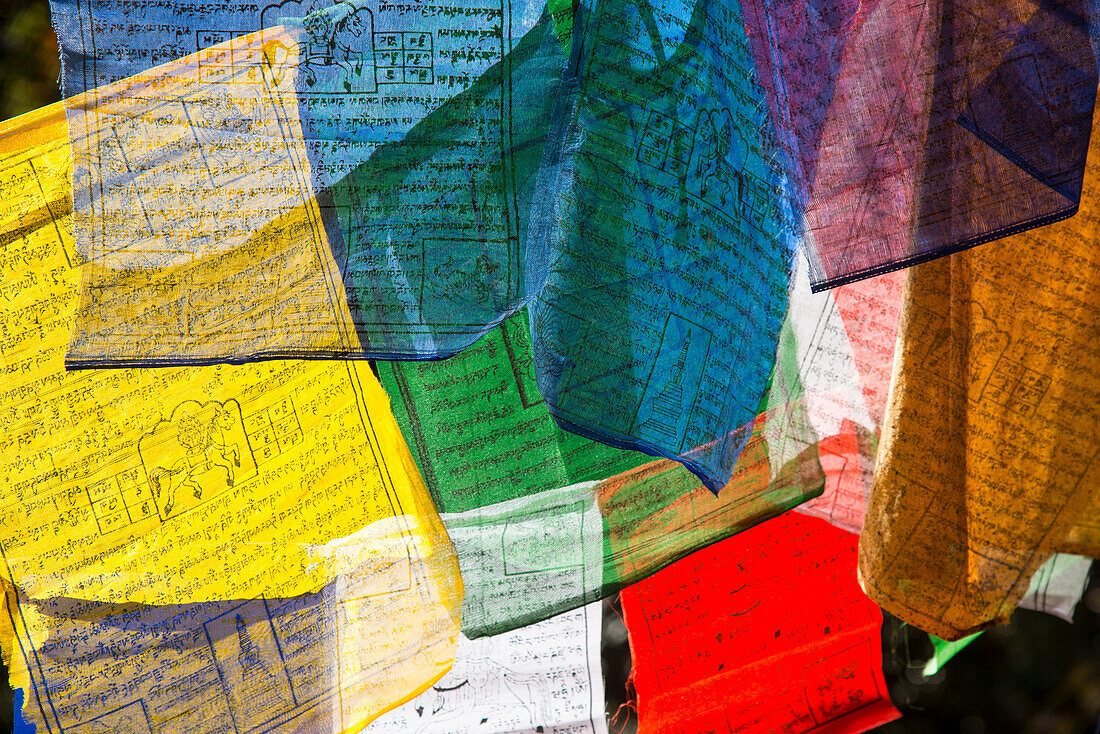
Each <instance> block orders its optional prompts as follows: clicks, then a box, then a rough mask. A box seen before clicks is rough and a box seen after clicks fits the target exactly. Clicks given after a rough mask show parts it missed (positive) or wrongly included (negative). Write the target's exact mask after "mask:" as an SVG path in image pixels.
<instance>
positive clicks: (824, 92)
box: [744, 0, 1100, 288]
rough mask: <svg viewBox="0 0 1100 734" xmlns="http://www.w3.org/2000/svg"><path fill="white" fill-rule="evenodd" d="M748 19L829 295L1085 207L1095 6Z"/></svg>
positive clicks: (940, 7)
mask: <svg viewBox="0 0 1100 734" xmlns="http://www.w3.org/2000/svg"><path fill="white" fill-rule="evenodd" d="M744 7H745V21H746V27H747V28H748V33H749V38H750V39H751V45H752V51H753V57H754V59H755V61H756V66H757V69H758V72H759V79H760V84H761V86H762V87H763V88H764V90H766V97H767V99H768V105H769V110H770V111H771V115H772V119H773V121H774V124H775V128H776V133H777V138H778V140H779V142H780V145H781V146H782V148H783V150H784V152H785V154H786V157H785V162H786V164H787V172H788V176H789V181H790V190H791V191H792V193H793V194H794V196H795V198H796V199H797V205H796V207H797V208H798V210H799V211H800V212H801V214H802V216H803V217H804V222H803V234H804V236H805V238H806V253H807V255H808V256H809V258H810V262H811V279H812V281H813V284H814V287H815V288H827V287H832V286H834V285H837V284H840V283H844V282H848V281H851V280H854V279H857V278H862V277H867V276H868V275H873V274H875V273H880V272H883V271H885V270H889V269H892V268H898V267H903V266H907V265H911V264H913V263H917V262H921V261H924V260H928V259H931V258H934V257H938V256H941V255H944V254H946V253H950V252H952V251H954V250H958V249H961V248H966V247H970V246H973V245H978V244H982V243H986V242H990V241H992V240H996V239H998V238H1001V237H1005V236H1006V235H1009V234H1012V233H1013V232H1020V231H1023V230H1026V229H1030V228H1033V227H1038V226H1041V225H1044V224H1049V223H1051V222H1054V221H1057V220H1059V219H1065V218H1066V217H1069V216H1071V215H1072V214H1073V213H1074V212H1076V211H1077V207H1078V204H1079V203H1080V202H1081V181H1082V176H1083V174H1084V167H1085V154H1086V152H1087V150H1088V144H1089V134H1090V131H1091V129H1092V124H1091V123H1092V109H1093V104H1094V100H1095V97H1096V87H1097V67H1096V54H1095V47H1096V43H1097V33H1098V31H1100V24H1098V17H1097V13H1098V7H1097V5H1096V3H1095V2H1092V0H1068V1H1058V2H1047V1H1045V0H1042V1H1040V0H997V1H996V2H989V1H988V0H933V1H932V2H920V3H910V4H903V5H898V4H897V3H891V2H882V1H881V0H874V1H872V2H857V1H855V0H819V1H817V2H804V1H803V0H746V1H745V3H744ZM993 247H994V248H995V247H996V245H994V246H993Z"/></svg>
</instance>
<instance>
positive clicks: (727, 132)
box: [697, 110, 745, 206]
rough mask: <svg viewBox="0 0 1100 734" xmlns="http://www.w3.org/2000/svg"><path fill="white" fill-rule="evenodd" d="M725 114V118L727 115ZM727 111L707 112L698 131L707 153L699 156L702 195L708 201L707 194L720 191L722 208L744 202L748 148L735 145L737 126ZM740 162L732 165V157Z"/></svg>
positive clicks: (700, 192)
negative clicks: (743, 170)
mask: <svg viewBox="0 0 1100 734" xmlns="http://www.w3.org/2000/svg"><path fill="white" fill-rule="evenodd" d="M723 113H724V114H723ZM729 118H730V114H729V112H728V111H727V110H722V111H718V110H714V111H713V112H704V113H702V114H701V115H700V116H699V126H698V128H697V130H698V135H699V141H700V142H701V143H702V144H703V153H701V154H700V155H699V163H698V165H699V182H700V189H699V195H700V197H701V198H703V199H706V198H707V191H708V190H709V189H710V188H711V187H712V186H716V187H717V188H718V200H719V203H720V206H725V205H726V203H727V201H728V200H729V199H733V200H734V201H735V202H736V201H740V199H741V186H742V181H741V172H740V170H738V169H739V168H740V167H741V166H743V165H744V158H745V145H744V143H743V142H742V141H741V140H740V139H738V140H737V141H736V142H737V143H738V145H734V142H735V141H734V139H733V135H734V133H733V125H732V120H731V119H729ZM731 153H732V154H733V155H734V156H735V157H736V158H738V159H739V160H736V161H731V160H730V154H731Z"/></svg>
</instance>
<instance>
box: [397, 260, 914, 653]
mask: <svg viewBox="0 0 1100 734" xmlns="http://www.w3.org/2000/svg"><path fill="white" fill-rule="evenodd" d="M903 283H904V278H903V274H901V273H894V274H889V275H887V276H883V277H880V278H874V279H869V280H865V281H861V282H859V283H853V284H850V285H847V286H844V287H841V288H838V289H835V290H833V291H829V292H827V293H817V294H811V293H810V284H809V279H808V277H807V274H806V271H805V269H804V268H801V269H800V270H799V272H798V273H797V275H796V279H795V287H794V288H793V290H792V294H791V299H790V301H789V307H788V314H787V316H786V320H785V323H784V327H783V330H782V332H781V338H780V343H779V349H778V361H777V365H776V368H775V370H774V371H773V374H772V376H771V379H770V383H769V392H768V395H767V397H766V399H765V400H764V401H762V403H761V405H760V407H759V412H758V415H757V418H756V419H755V421H754V422H753V423H752V424H751V425H749V426H746V427H745V428H744V430H745V432H746V434H747V435H748V438H747V440H746V441H745V444H746V448H745V449H744V451H743V452H742V454H741V456H740V458H739V460H738V463H737V465H736V466H735V470H734V475H733V478H732V479H731V480H730V482H728V483H727V484H726V486H725V487H724V488H723V489H722V490H721V491H720V492H719V494H718V496H717V497H715V496H713V495H712V494H711V493H710V492H709V491H707V490H706V489H705V488H704V487H703V486H702V485H701V484H700V483H699V481H698V479H696V478H695V477H694V476H693V475H692V474H691V473H690V472H688V471H686V470H685V469H684V468H683V467H681V466H679V465H677V464H675V463H674V462H671V461H667V460H662V461H657V462H649V463H643V462H644V461H645V459H644V457H642V456H641V455H639V454H637V453H632V452H623V451H618V450H616V449H614V448H611V447H608V446H605V445H602V444H600V443H597V442H593V441H589V440H587V439H584V438H582V437H579V436H576V435H574V434H571V433H568V432H564V431H562V430H560V429H558V428H557V427H556V426H555V424H554V423H553V421H552V419H551V416H550V414H549V410H548V409H547V407H546V405H545V403H544V401H543V400H542V396H541V395H540V394H539V392H538V390H537V385H536V382H535V377H534V374H533V369H532V367H531V362H530V361H529V359H528V358H527V354H528V352H529V350H530V341H529V336H528V331H527V329H526V328H524V327H525V321H524V320H523V316H522V314H521V315H518V316H516V317H513V318H511V319H509V320H507V321H505V322H504V323H503V324H502V325H501V326H500V327H499V328H498V329H497V330H495V331H494V332H492V333H490V334H489V335H487V336H486V337H485V339H483V340H481V341H479V342H478V343H477V344H475V345H474V346H473V347H471V348H470V349H468V350H466V351H465V352H463V353H462V354H460V355H458V356H456V357H454V358H452V359H449V360H445V361H441V362H418V363H411V362H379V363H377V365H376V367H377V369H378V373H379V377H380V379H381V382H382V384H383V386H384V387H385V388H386V390H387V392H388V393H389V394H390V396H391V398H392V407H393V411H394V415H395V416H396V417H397V420H398V423H399V424H400V426H401V430H402V432H403V433H404V435H405V437H406V439H407V441H408V443H409V446H410V448H411V450H412V452H413V455H414V457H415V458H416V461H417V464H418V465H419V466H420V469H421V472H422V474H423V476H424V481H425V484H426V485H427V487H428V489H429V491H430V492H431V493H432V496H433V497H434V498H435V500H436V503H437V506H438V507H439V509H440V512H441V513H442V517H443V521H444V524H445V525H446V527H447V530H448V533H449V534H450V536H451V538H452V539H453V541H454V543H455V547H456V550H457V552H458V556H459V563H460V565H461V567H462V572H463V580H464V582H465V585H466V599H465V603H464V612H463V629H464V632H465V633H466V634H467V635H469V636H478V635H484V634H494V633H497V632H500V631H502V630H507V629H511V628H514V627H516V626H519V625H523V624H527V623H530V622H533V621H537V620H539V619H545V618H546V617H548V616H551V615H553V614H555V613H557V612H559V611H562V610H565V609H570V608H574V607H577V606H580V605H581V604H584V603H585V602H587V601H591V600H593V599H597V598H599V597H601V596H603V595H605V594H609V593H612V592H614V591H615V590H617V589H619V588H621V587H622V586H623V585H626V584H630V583H633V582H634V581H637V580H639V579H643V578H645V577H646V576H649V575H650V574H652V573H654V572H656V571H657V570H659V569H660V568H662V567H664V566H666V565H668V564H669V563H671V562H673V561H675V560H676V559H678V558H681V557H683V556H684V555H686V554H689V553H692V552H694V551H695V550H697V549H699V548H703V547H705V546H706V545H708V544H710V543H714V542H717V541H719V540H722V539H723V538H726V537H728V536H730V535H732V534H735V533H737V532H740V531H742V530H745V529H747V528H749V527H752V526H753V525H754V524H756V523H758V522H760V521H762V520H765V519H767V518H769V517H772V516H774V515H776V514H777V513H779V512H782V511H783V510H785V509H787V508H790V507H792V506H795V505H799V503H803V504H800V505H799V506H798V509H799V510H800V511H804V512H808V513H812V514H816V515H819V516H821V517H824V518H826V519H828V520H829V521H830V522H832V523H834V524H836V525H838V526H840V527H843V528H845V529H848V530H852V531H856V532H858V530H859V528H860V527H861V526H862V524H863V514H864V511H865V508H866V503H867V497H868V495H869V493H870V488H871V472H872V469H873V461H874V456H875V450H876V447H877V436H878V430H879V428H878V427H879V425H880V423H881V420H882V415H883V413H884V411H885V407H886V393H887V388H888V386H889V377H890V372H891V365H892V362H893V343H894V340H895V338H896V335H897V326H898V323H899V320H900V315H901V298H902V285H903ZM818 495H820V496H818ZM806 500H809V501H808V502H807V501H806Z"/></svg>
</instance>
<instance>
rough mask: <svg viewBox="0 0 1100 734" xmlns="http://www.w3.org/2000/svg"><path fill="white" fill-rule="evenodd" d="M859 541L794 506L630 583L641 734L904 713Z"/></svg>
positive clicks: (625, 600)
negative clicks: (862, 577)
mask: <svg viewBox="0 0 1100 734" xmlns="http://www.w3.org/2000/svg"><path fill="white" fill-rule="evenodd" d="M856 543H857V539H856V536H855V535H854V534H852V533H849V532H847V531H844V530H840V529H838V528H834V527H830V526H829V525H827V524H826V523H825V522H824V521H822V520H820V519H817V518H809V517H804V516H802V515H799V514H797V513H788V514H786V515H783V516H781V517H777V518H775V519H773V520H769V521H768V522H766V523H764V524H762V525H760V526H758V527H755V528H753V529H752V530H750V531H748V532H746V533H743V534H742V535H740V536H738V537H736V538H730V539H728V540H725V541H723V542H721V543H719V544H716V545H714V546H711V547H710V548H707V549H706V550H703V551H700V552H699V553H696V554H694V555H691V556H689V557H687V558H684V559H682V560H680V561H678V562H677V563H675V564H673V565H672V566H670V567H668V568H667V569H665V570H664V571H662V572H660V573H658V574H656V575H654V576H653V577H651V578H649V579H646V580H645V581H642V582H640V583H638V584H635V585H634V586H631V587H629V588H627V589H625V590H623V592H622V596H621V598H622V604H623V613H624V616H625V618H626V625H627V632H628V633H629V636H630V652H631V660H632V675H631V679H632V680H633V682H634V688H635V691H636V692H637V705H638V732H639V734H650V733H651V732H661V733H662V734H666V733H667V734H681V733H682V734H688V733H689V732H691V733H694V732H703V731H715V732H717V731H730V732H743V733H744V734H756V733H759V734H765V733H770V732H777V731H797V732H832V733H835V734H840V733H842V732H851V733H852V734H857V733H858V732H863V731H868V730H871V729H873V728H875V727H878V726H880V725H882V724H885V723H886V722H888V721H892V720H894V719H897V718H899V717H900V716H901V715H900V714H899V713H898V711H897V709H895V708H894V706H893V704H891V702H890V696H889V694H888V693H887V690H886V682H885V680H884V678H883V674H882V643H881V640H880V636H881V626H882V613H881V612H880V611H879V609H878V607H877V606H875V604H874V603H872V602H871V601H870V600H869V599H868V598H867V597H866V595H864V593H863V592H862V591H861V590H860V588H859V584H858V582H857V581H856Z"/></svg>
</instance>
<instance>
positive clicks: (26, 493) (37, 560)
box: [0, 105, 461, 604]
mask: <svg viewBox="0 0 1100 734" xmlns="http://www.w3.org/2000/svg"><path fill="white" fill-rule="evenodd" d="M64 130H65V119H64V116H63V113H62V109H61V105H54V106H53V107H50V108H46V109H44V110H42V111H40V112H38V113H35V114H33V115H28V116H25V117H23V118H17V119H16V120H13V121H10V122H8V123H5V124H4V126H3V127H2V128H0V153H2V155H3V159H2V164H0V176H2V177H3V178H2V179H0V182H2V186H3V190H4V191H6V192H10V193H11V194H12V195H11V196H7V197H6V198H4V200H3V208H2V210H0V232H2V233H3V237H4V243H5V245H4V258H5V264H6V267H5V268H4V269H3V276H2V279H0V285H2V286H3V287H4V288H5V289H6V290H7V292H8V293H10V294H11V296H10V297H9V298H6V299H4V302H3V306H2V308H0V311H2V314H0V315H2V316H3V323H4V324H5V325H6V330H5V332H4V336H3V343H2V356H0V365H2V366H3V371H4V374H5V375H6V383H7V386H6V388H5V390H4V392H3V393H2V394H0V410H2V411H3V412H4V414H5V415H6V416H8V418H7V420H8V422H9V424H10V425H11V426H12V427H13V430H12V432H11V434H10V438H9V440H6V441H5V442H4V445H3V448H2V450H3V457H4V461H3V472H4V486H5V487H6V489H5V493H4V497H3V505H4V508H5V510H4V512H3V514H2V515H0V537H2V544H3V555H4V560H5V561H6V563H7V566H8V568H9V569H10V572H11V573H12V574H13V580H14V581H15V582H16V584H18V585H19V586H20V588H21V590H22V591H24V592H26V593H27V594H28V595H30V596H32V597H35V598H47V597H60V596H67V597H72V598H84V599H94V600H99V601H109V602H127V601H131V602H141V603H147V604H169V603H187V602H192V601H204V600H214V599H239V598H256V597H259V596H261V595H273V596H291V595H294V594H300V593H306V592H311V591H316V590H318V589H319V588H320V587H321V586H322V585H323V584H324V583H326V582H327V581H329V580H330V577H328V576H327V575H326V573H327V571H326V570H325V566H324V564H320V563H318V562H317V558H316V557H315V554H314V551H313V550H312V548H314V547H316V546H320V545H323V544H325V543H327V542H329V541H331V540H334V539H337V538H340V537H343V536H346V535H349V534H351V533H354V532H356V531H358V530H359V529H361V528H363V527H364V526H366V525H368V524H371V523H373V522H375V521H381V520H385V519H387V518H391V519H392V518H394V517H397V516H400V517H404V518H405V520H403V521H402V527H403V528H404V533H405V534H406V536H407V540H408V542H409V543H410V544H411V545H412V546H418V547H421V548H422V549H424V553H425V555H427V556H430V557H432V558H434V559H435V561H433V563H436V564H437V566H436V571H437V574H438V577H439V581H440V583H441V585H442V586H443V587H448V588H450V587H454V588H457V589H460V588H461V587H460V583H459V582H458V580H457V578H456V577H455V572H456V569H455V568H454V557H453V551H452V550H451V547H450V543H449V541H448V540H447V538H446V536H445V534H444V531H443V528H442V526H441V525H440V524H439V518H438V515H437V514H436V511H435V508H434V507H433V505H432V502H431V500H430V498H429V497H428V495H427V493H426V492H425V491H424V486H423V484H422V482H421V481H420V476H419V472H418V471H417V468H416V465H415V464H414V463H413V461H412V459H411V457H410V456H409V454H408V450H407V448H406V447H405V443H404V440H403V439H402V437H401V434H400V432H399V430H398V427H397V425H396V423H395V422H394V420H393V417H392V414H391V413H390V411H389V408H388V401H387V400H386V396H385V395H384V394H383V392H382V389H381V387H380V386H379V385H378V382H377V380H376V379H375V377H374V375H372V374H371V372H370V370H368V369H366V368H365V365H364V366H362V367H357V366H356V364H355V363H331V364H321V363H308V362H306V363H303V362H297V363H289V362H271V363H267V364H265V365H264V366H262V367H261V366H258V365H245V366H240V367H226V366H220V367H219V366H214V367H178V368H172V369H166V370H153V371H148V370H146V371H137V370H111V371H87V372H80V373H73V372H66V371H65V369H64V364H63V354H64V349H65V344H66V341H67V337H68V334H69V326H70V324H71V319H72V314H73V311H74V309H75V307H76V301H77V298H78V296H79V282H78V279H77V276H78V271H77V270H76V268H74V263H78V262H79V260H78V259H77V258H78V255H77V254H76V253H75V252H74V250H73V245H72V239H71V236H70V232H69V228H70V221H69V212H70V199H69V186H70V184H69V177H68V173H69V166H68V162H69V156H68V146H67V142H66V139H65V136H64ZM135 559H140V562H138V561H136V560H135ZM448 559H449V560H448ZM448 593H449V592H448ZM459 593H460V592H459Z"/></svg>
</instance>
